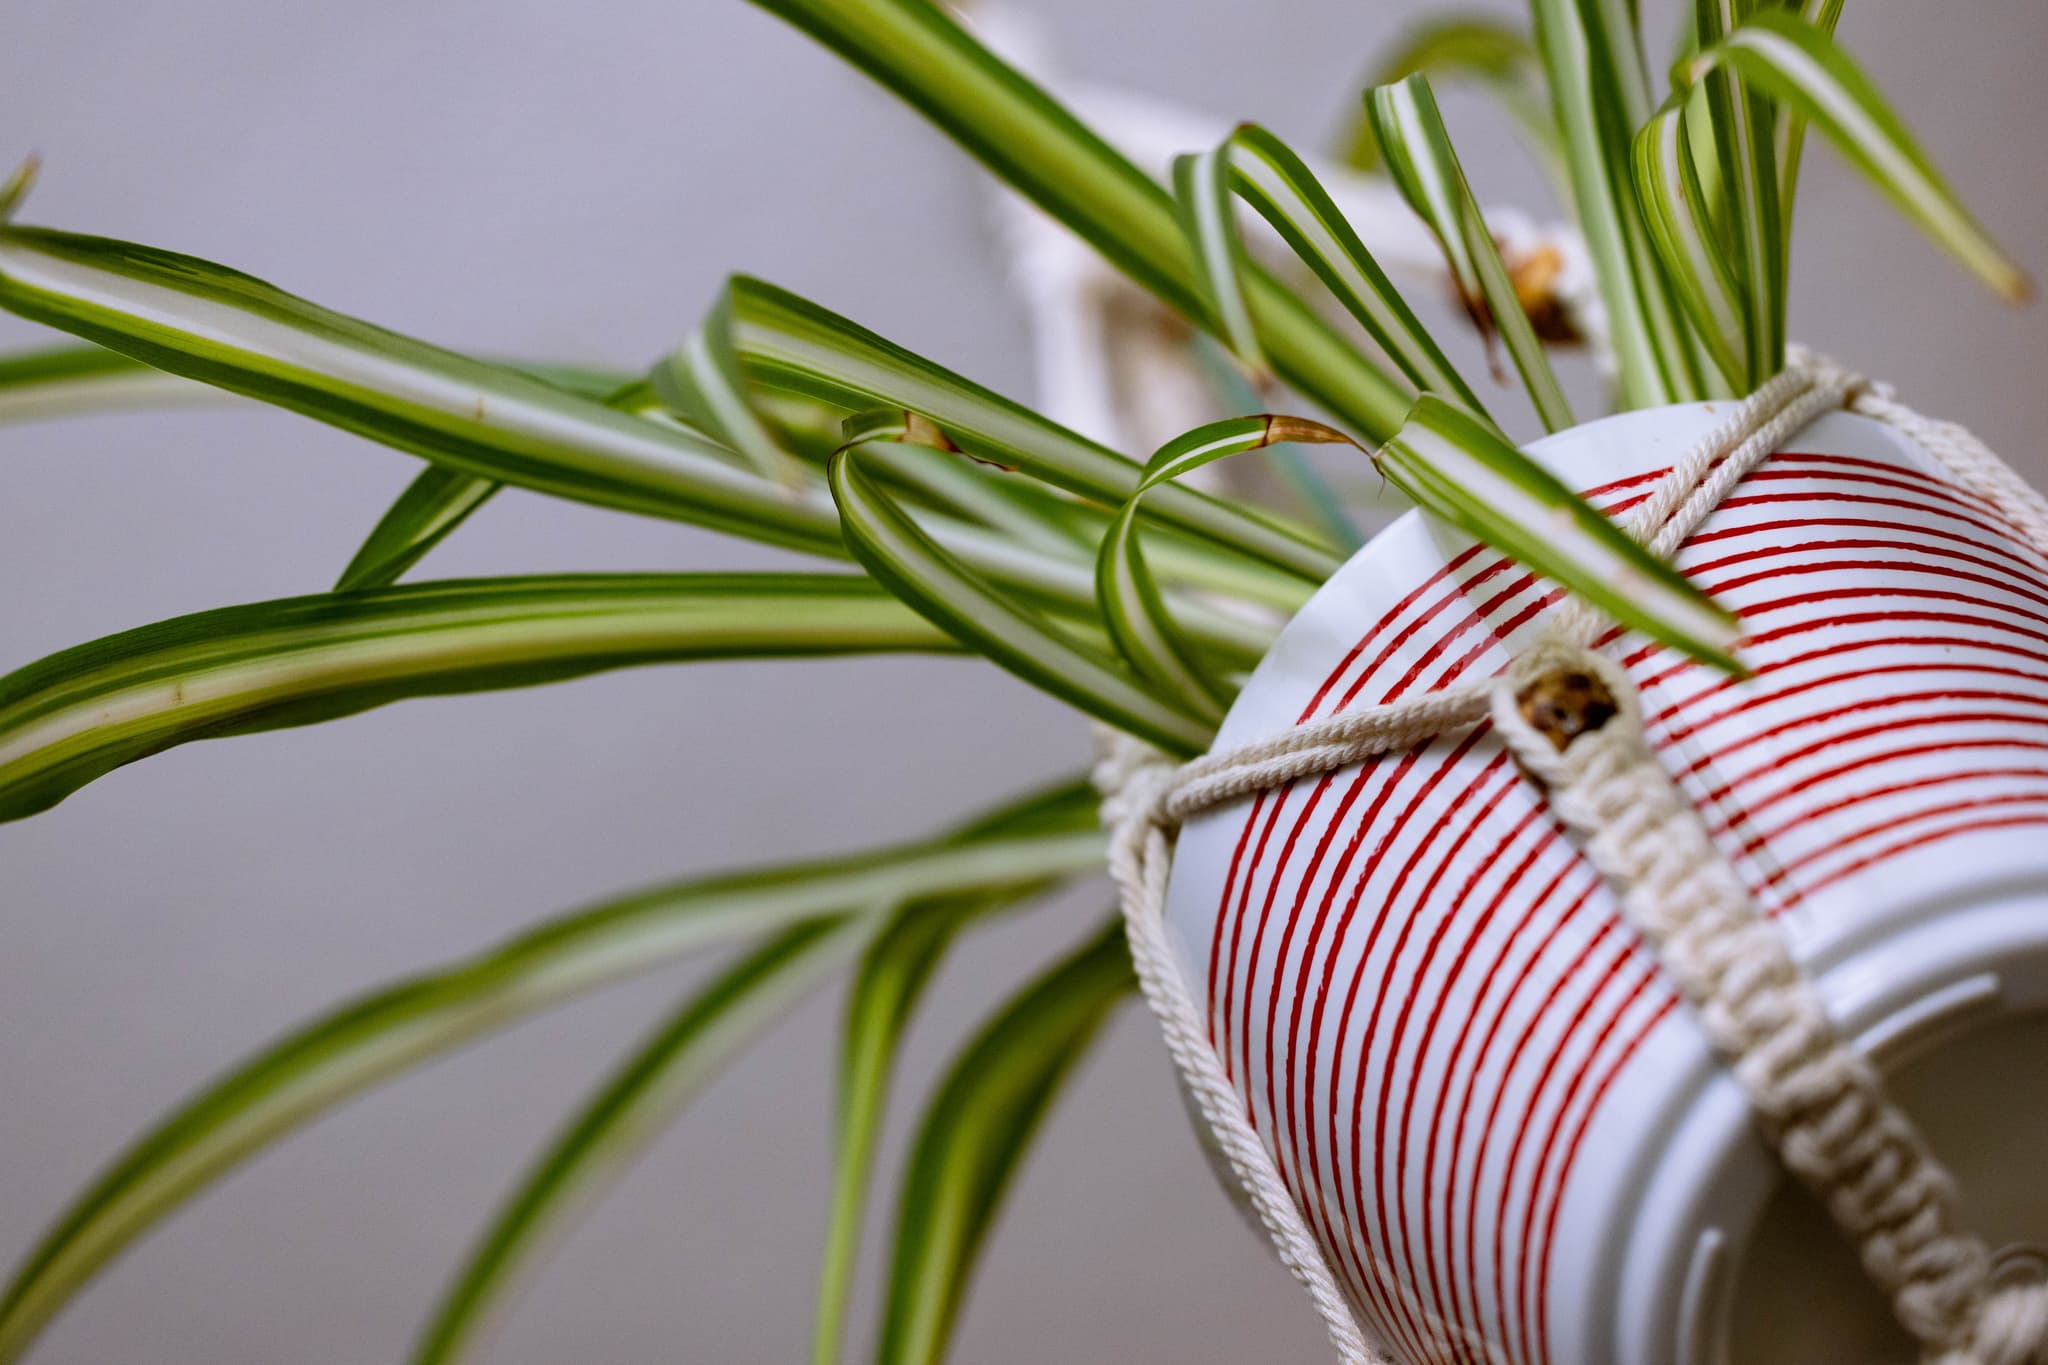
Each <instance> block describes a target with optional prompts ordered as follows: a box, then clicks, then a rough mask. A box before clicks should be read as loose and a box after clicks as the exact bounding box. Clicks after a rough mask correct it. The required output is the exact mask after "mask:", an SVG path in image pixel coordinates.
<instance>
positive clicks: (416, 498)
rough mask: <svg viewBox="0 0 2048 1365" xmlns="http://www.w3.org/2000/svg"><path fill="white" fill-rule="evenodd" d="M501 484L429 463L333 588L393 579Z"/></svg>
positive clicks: (383, 584)
mask: <svg viewBox="0 0 2048 1365" xmlns="http://www.w3.org/2000/svg"><path fill="white" fill-rule="evenodd" d="M503 487H504V485H503V484H501V483H498V482H497V481H495V480H492V479H479V478H477V477H476V476H475V475H474V474H465V473H463V472H462V471H461V470H459V469H449V468H447V467H446V466H444V465H437V464H430V465H428V466H427V467H426V468H425V469H423V470H421V471H420V472H419V475H418V476H417V477H416V478H414V479H413V481H412V482H411V483H409V484H407V485H406V486H405V492H403V493H401V494H399V496H398V501H397V502H394V503H392V504H391V506H390V507H389V508H388V509H386V511H385V513H384V515H383V516H382V517H379V518H378V519H377V524H376V525H375V526H374V527H372V528H371V529H370V535H369V538H368V539H367V540H365V541H364V542H363V544H362V548H360V549H358V550H357V551H356V554H355V558H353V559H351V560H350V561H349V562H348V567H346V568H344V569H343V570H342V571H341V577H340V578H338V579H336V580H335V584H334V590H335V591H336V592H354V591H358V590H361V589H364V588H383V587H389V586H390V585H391V584H393V583H396V582H397V581H398V580H399V578H400V577H402V576H403V575H404V573H405V571H406V570H407V569H410V568H411V567H412V566H413V565H415V564H417V563H419V562H420V560H421V558H423V557H424V556H425V555H426V553H427V551H429V550H431V549H433V548H434V547H435V546H436V545H439V544H440V543H441V542H442V541H443V540H445V539H447V538H448V536H449V534H450V533H451V532H453V531H454V530H455V528H456V527H458V526H460V525H461V524H462V523H463V522H465V521H467V520H469V514H470V513H472V512H474V511H476V509H477V508H479V507H481V506H483V505H484V503H485V502H487V501H489V500H490V497H491V495H492V494H494V493H496V492H497V491H498V490H499V489H500V488H503Z"/></svg>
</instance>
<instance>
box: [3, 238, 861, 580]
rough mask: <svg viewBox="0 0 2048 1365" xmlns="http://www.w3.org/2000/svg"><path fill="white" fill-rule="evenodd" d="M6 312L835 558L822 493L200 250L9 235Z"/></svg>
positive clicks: (397, 433) (486, 468) (219, 380)
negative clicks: (294, 291) (794, 486)
mask: <svg viewBox="0 0 2048 1365" xmlns="http://www.w3.org/2000/svg"><path fill="white" fill-rule="evenodd" d="M0 306H5V307H7V308H8V309H10V310H12V311H14V312H17V313H20V314H21V315H23V316H25V317H28V318H31V319H33V320H36V321H39V322H45V323H48V324H50V325H52V326H55V327H60V328H63V329H64V330H67V331H70V332H73V333H75V334H77V335H79V336H82V337H85V338H86V339H87V340H91V341H97V342H99V343H100V344H102V345H104V346H107V347H109V348H110V349H113V350H118V351H123V352H125V353H127V354H131V355H133V356H135V357H136V358H138V359H141V360H144V361H146V362H148V363H149V364H152V365H156V366H158V367H160V368H162V369H166V370H169V371H171V372H173V373H176V374H182V375H185V376H187V377H190V378H194V379H198V380H200V381H202V382H204V383H208V384H212V385H215V386H217V387H220V388H225V389H228V390H230V391H232V392H236V393H241V394H244V395H246V396H249V397H253V398H258V399H261V400H263V401H265V402H269V403H274V404H276V405H278V406H281V407H286V408H290V409H292V410H293V411H296V412H300V413H303V414H305V415H307V416H311V417H314V418H317V419H319V420H321V421H325V422H329V423H331V424H333V425H336V426H340V427H342V428H344V429H346V430H350V431H354V432H357V433H358V434H361V435H364V436H368V437H370V438H371V439H372V440H377V441H381V442H383V443H385V444H387V445H393V446H396V447H398V448H399V449H402V450H406V451H409V452H411V453H413V454H417V455H422V456H424V457H426V458H428V459H431V460H434V461H436V462H437V463H442V464H447V465H449V466H451V467H453V468H456V469H460V470H463V471H464V472H467V473H470V474H475V475H479V476H482V477H488V478H495V479H501V480H503V481H504V482H507V483H517V484H521V485H523V486H526V487H530V488H534V489H537V490H539V491H542V492H547V493H554V494H557V495H559V496H563V497H569V498H575V499H578V500H581V501H586V502H594V503H598V504H600V505H603V506H609V507H618V508H622V509H626V510H631V511H638V512H645V513H651V514H654V515H658V516H666V517H673V518H677V519H680V520H685V521H695V522H701V523H704V524H708V525H711V526H714V527H718V528H721V529H732V530H739V531H741V532H742V533H744V534H747V535H750V536H753V537H756V538H759V539H764V540H769V541H773V542H775V543H780V544H784V545H788V546H791V547H792V548H803V549H811V550H814V551H817V550H822V551H824V552H826V553H830V552H831V549H832V545H833V541H834V540H835V539H836V528H835V526H834V525H833V518H832V515H831V508H830V506H829V504H827V503H826V502H825V501H824V500H823V499H822V498H819V497H816V496H812V497H809V498H796V497H793V496H792V495H791V494H790V492H789V490H787V489H785V488H782V487H779V486H777V485H776V484H774V483H772V482H770V481H768V480H766V479H762V478H760V477H758V476H756V475H754V474H752V473H750V472H748V471H746V470H744V469H742V468H739V467H738V466H736V465H735V464H734V463H732V462H731V456H730V452H727V451H725V450H724V449H722V448H721V447H719V446H718V445H717V444H716V443H714V442H711V441H709V440H708V439H707V438H705V437H703V436H701V435H698V434H696V433H692V432H690V431H688V430H686V429H684V428H681V427H678V426H675V425H673V424H667V423H656V422H649V421H644V420H641V419H638V418H635V417H632V416H629V415H628V414H625V413H622V412H617V411H614V410H611V409H609V408H606V407H605V406H604V405H602V404H600V403H596V402H592V401H591V400H589V399H585V398H580V397H578V396H576V395H574V394H570V393H566V392H564V391H562V390H559V389H556V388H554V387H553V386H551V385H549V384H546V383H544V382H542V381H540V380H537V379H534V378H532V377H530V376H528V375H525V374H521V373H519V372H517V371H513V370H509V369H505V368H503V367H500V366H493V365H488V364H485V363H484V362H482V361H478V360H474V359H471V358H470V357H467V356H462V355H459V354H457V353H455V352H452V351H447V350H443V349H441V348H439V347H434V346H429V345H426V344H424V343H422V342H418V341H414V340H411V339H410V338H406V337H402V336H399V335H397V334H395V333H391V332H386V331H384V330H382V329H380V328H376V327H372V326H370V325H368V324H366V323H362V322H359V321H356V320H355V319H352V318H347V317H344V316H342V315H340V314H338V313H333V312H330V311H329V310H327V309H324V308H320V307H318V306H316V305H314V304H310V303H307V302H306V301H305V300H303V299H298V298H294V297H292V296H291V295H288V294H285V293H284V292H282V291H281V290H278V289H276V288H275V287H274V286H271V285H269V284H266V283H264V282H263V281H260V280H256V279H252V278H251V277H249V276H246V275H242V274H239V273H238V272H235V271H231V270H227V269H224V268H223V267H220V266H216V265H213V264H211V263H209V262H205V261H200V260H196V259H194V258H192V257H187V256H178V255H175V254H173V253H169V252H160V251H154V250H151V249H149V248H146V247H138V246H133V245H130V244H126V243H120V242H111V241H105V240H102V239H97V238H89V237H77V236H73V235H70V234H66V233H56V232H50V231H46V230H43V229H29V228H19V227H5V228H0Z"/></svg>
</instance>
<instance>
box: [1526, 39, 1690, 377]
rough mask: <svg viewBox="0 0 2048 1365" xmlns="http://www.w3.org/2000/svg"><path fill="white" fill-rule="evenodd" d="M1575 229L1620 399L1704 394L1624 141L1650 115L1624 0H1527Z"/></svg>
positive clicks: (1646, 93)
mask: <svg viewBox="0 0 2048 1365" xmlns="http://www.w3.org/2000/svg"><path fill="white" fill-rule="evenodd" d="M1531 9H1532V12H1533V13H1534V15H1535V20H1536V44H1537V48H1538V50H1539V51H1540V52H1541V53H1542V54H1543V65H1544V69H1545V71H1546V72H1547V73H1548V74H1549V78H1550V97H1551V101H1552V103H1553V106H1554V109H1555V113H1556V118H1557V124H1558V127H1559V129H1560V130H1561V131H1562V133H1563V134H1564V139H1565V149H1566V155H1567V160H1568V162H1569V164H1570V166H1571V172H1572V191H1573V200H1574V202H1575V203H1576V205H1577V207H1578V218H1579V227H1580V230H1581V231H1582V232H1584V233H1585V237H1586V249H1587V251H1588V253H1589V254H1590V255H1591V256H1592V258H1593V268H1594V271H1595V273H1596V274H1597V275H1598V276H1599V280H1600V294H1601V298H1602V299H1603V300H1604V301H1605V303H1606V305H1607V317H1608V325H1609V328H1610V331H1611V334H1612V342H1613V346H1614V357H1615V363H1616V364H1617V365H1618V366H1619V368H1620V380H1621V396H1622V404H1623V406H1624V407H1629V408H1650V407H1656V406H1658V405H1660V404H1664V403H1678V402H1685V401H1687V400H1690V399H1694V398H1701V397H1705V396H1706V386H1705V384H1704V381H1703V380H1702V378H1701V377H1700V376H1699V375H1698V374H1697V373H1696V372H1695V369H1694V365H1693V353H1692V347H1691V344H1690V342H1689V340H1688V338H1687V336H1686V333H1685V331H1684V328H1683V325H1682V323H1681V320H1680V318H1679V316H1678V305H1677V303H1676V302H1675V301H1674V300H1673V299H1672V298H1671V296H1670V294H1669V293H1668V292H1667V286H1666V285H1665V282H1664V278H1663V276H1662V275H1661V274H1660V273H1659V271H1658V269H1657V263H1656V260H1655V258H1654V255H1653V253H1652V248H1651V246H1650V240H1649V233H1648V230H1647V228H1646V227H1645V226H1644V224H1643V221H1642V216H1641V213H1640V210H1639V209H1638V208H1637V206H1636V199H1635V192H1634V189H1633V187H1632V181H1633V174H1632V171H1631V167H1630V139H1631V136H1632V134H1633V132H1634V130H1635V129H1637V128H1640V127H1641V126H1642V125H1643V123H1644V122H1645V121H1647V120H1648V118H1649V117H1650V113H1651V106H1650V94H1649V83H1648V80H1647V79H1646V77H1645V75H1644V72H1643V62H1642V53H1641V51H1640V49H1639V48H1638V47H1637V45H1636V35H1635V26H1634V23H1633V21H1632V18H1631V16H1630V15H1629V13H1628V12H1627V6H1626V4H1625V0H1532V3H1531Z"/></svg>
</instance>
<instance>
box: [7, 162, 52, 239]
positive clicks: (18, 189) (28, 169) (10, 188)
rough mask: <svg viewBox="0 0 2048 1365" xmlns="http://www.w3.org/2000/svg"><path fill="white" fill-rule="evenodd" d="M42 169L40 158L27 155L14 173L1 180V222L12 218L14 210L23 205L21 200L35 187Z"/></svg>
mask: <svg viewBox="0 0 2048 1365" xmlns="http://www.w3.org/2000/svg"><path fill="white" fill-rule="evenodd" d="M41 169H42V162H41V161H40V160H38V159H37V158H36V157H33V156H31V157H27V158H25V159H24V160H23V161H22V163H21V164H20V165H19V166H16V167H15V168H14V173H13V174H12V175H10V176H8V177H7V179H5V180H4V181H0V223H5V222H6V221H7V220H8V219H9V218H12V217H13V216H14V211H15V210H16V209H18V208H20V207H21V201H22V200H24V199H26V198H27V197H28V192H29V191H30V190H31V189H34V188H35V183H36V172H37V171H39V170H41Z"/></svg>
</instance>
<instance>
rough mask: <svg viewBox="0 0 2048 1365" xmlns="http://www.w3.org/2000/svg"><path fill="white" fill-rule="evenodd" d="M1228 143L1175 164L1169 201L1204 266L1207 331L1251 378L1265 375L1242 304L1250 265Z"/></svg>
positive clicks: (1177, 159) (1248, 315) (1255, 336)
mask: <svg viewBox="0 0 2048 1365" xmlns="http://www.w3.org/2000/svg"><path fill="white" fill-rule="evenodd" d="M1230 146H1231V144H1230V143H1229V142H1227V141H1226V142H1225V143H1223V145H1221V146H1219V147H1214V148H1211V149H1210V150H1209V151H1206V152H1188V153H1186V154H1184V155H1181V156H1177V157H1175V158H1174V159H1173V198H1174V202H1175V203H1176V204H1177V205H1178V206H1179V208H1180V214H1181V221H1182V223H1183V224H1184V225H1185V227H1186V228H1187V232H1188V237H1189V239H1190V240H1191V241H1193V242H1194V244H1195V254H1196V256H1197V257H1198V258H1199V259H1200V261H1201V263H1202V273H1201V279H1202V285H1203V289H1202V301H1203V302H1204V303H1205V304H1206V305H1207V306H1208V310H1209V315H1210V316H1211V317H1212V318H1213V319H1214V320H1215V321H1214V322H1213V323H1212V324H1211V327H1212V329H1213V330H1214V332H1215V334H1216V336H1217V338H1218V339H1219V340H1221V341H1222V342H1223V344H1224V345H1225V346H1227V347H1229V349H1230V352H1231V354H1233V355H1235V356H1236V357H1237V358H1238V361H1239V363H1241V364H1242V365H1243V366H1244V367H1245V368H1246V369H1247V370H1250V371H1251V372H1252V373H1253V374H1264V373H1265V372H1266V357H1265V355H1264V353H1262V352H1261V351H1260V350H1259V334H1258V330H1257V329H1256V328H1254V327H1253V326H1252V314H1251V309H1250V307H1249V306H1248V305H1247V304H1246V303H1245V298H1244V289H1243V281H1242V276H1243V275H1244V273H1245V270H1246V269H1247V268H1248V267H1249V265H1250V264H1251V258H1250V257H1248V256H1246V255H1245V251H1244V242H1243V241H1242V240H1241V239H1240V238H1239V236H1238V231H1237V206H1236V204H1234V203H1233V202H1232V201H1231V195H1230Z"/></svg>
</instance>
